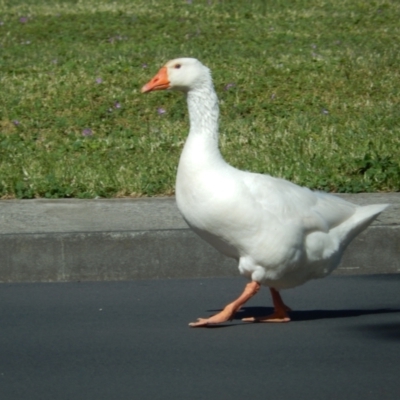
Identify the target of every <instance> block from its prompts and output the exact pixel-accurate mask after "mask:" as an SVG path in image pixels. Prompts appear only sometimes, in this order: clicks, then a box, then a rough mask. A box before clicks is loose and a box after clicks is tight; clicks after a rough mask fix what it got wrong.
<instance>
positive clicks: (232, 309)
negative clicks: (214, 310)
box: [189, 281, 260, 328]
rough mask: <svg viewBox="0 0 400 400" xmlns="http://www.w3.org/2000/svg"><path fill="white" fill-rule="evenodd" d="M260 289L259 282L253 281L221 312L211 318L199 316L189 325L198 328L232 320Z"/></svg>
mask: <svg viewBox="0 0 400 400" xmlns="http://www.w3.org/2000/svg"><path fill="white" fill-rule="evenodd" d="M259 289H260V284H259V283H258V282H255V281H252V282H250V283H249V284H247V285H246V288H245V289H244V292H243V293H242V294H241V295H240V296H239V297H238V298H237V299H236V300H235V301H233V302H232V303H230V304H228V305H227V306H226V307H225V308H224V309H223V310H222V311H221V312H219V313H218V314H215V315H213V316H212V317H210V318H198V319H197V321H196V322H191V323H190V324H189V326H191V327H192V328H196V327H199V326H207V325H213V324H220V323H222V322H226V321H230V320H232V319H233V317H234V315H235V313H236V311H238V310H239V309H240V307H241V306H242V305H243V304H244V303H246V301H247V300H249V299H250V298H251V297H253V296H254V295H255V294H256V293H257V292H258V290H259Z"/></svg>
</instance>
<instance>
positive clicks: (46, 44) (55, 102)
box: [0, 0, 400, 198]
mask: <svg viewBox="0 0 400 400" xmlns="http://www.w3.org/2000/svg"><path fill="white" fill-rule="evenodd" d="M21 18H22V19H21ZM0 21H1V24H0V197H3V198H13V197H16V198H33V197H51V198H57V197H80V198H87V197H96V196H100V197H113V196H142V195H145V196H155V195H170V194H173V192H174V182H175V173H176V167H177V164H178V159H179V154H180V152H181V150H182V147H183V144H184V141H185V137H186V134H187V131H188V120H187V112H186V104H185V101H184V98H183V96H182V95H180V94H179V93H171V92H165V93H153V94H149V95H146V96H145V95H141V94H140V87H141V86H142V85H143V84H144V83H146V82H147V81H148V80H149V79H150V78H151V77H152V76H153V75H154V73H155V72H156V71H157V70H158V68H159V67H160V66H161V65H162V64H163V63H164V62H166V61H167V60H169V59H171V58H175V57H178V56H191V57H196V58H198V59H200V60H201V61H202V62H203V63H205V64H206V65H208V66H209V67H210V68H211V69H212V71H213V76H214V82H215V86H216V89H217V92H218V95H219V98H220V100H221V124H220V131H221V151H222V153H223V155H224V157H225V158H226V160H227V161H228V162H229V163H231V164H232V165H234V166H236V167H238V168H241V169H246V170H251V171H255V172H262V173H270V174H272V175H274V176H280V177H283V178H286V179H290V180H292V181H294V182H295V183H298V184H300V185H306V186H309V187H311V188H315V189H322V190H327V191H336V192H361V191H366V192H368V191H399V190H400V68H399V65H400V24H399V21H400V2H398V1H370V2H369V1H355V0H335V1H334V0H332V1H323V0H304V1H303V0H302V1H295V0H271V1H268V2H267V1H264V0H253V1H242V0H236V1H235V0H224V1H222V0H220V1H218V0H212V1H207V0H193V1H192V4H188V2H187V1H186V0H158V1H156V0H136V1H135V0H119V1H118V2H112V1H105V0H82V1H73V0H64V1H56V0H53V1H51V0H47V1H46V0H30V1H29V0H7V1H6V0H0ZM98 78H100V79H101V83H98V82H100V80H98ZM96 80H98V81H96ZM229 83H230V84H232V85H229V86H230V87H229V88H227V87H226V85H227V84H229ZM158 108H164V109H165V110H166V113H165V114H163V115H159V114H158V112H157V110H158ZM85 129H90V130H91V133H92V135H91V136H83V134H82V132H83V131H84V130H85ZM86 132H88V131H86Z"/></svg>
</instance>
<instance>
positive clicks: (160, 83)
mask: <svg viewBox="0 0 400 400" xmlns="http://www.w3.org/2000/svg"><path fill="white" fill-rule="evenodd" d="M164 89H169V79H168V70H167V67H162V68H161V69H160V70H159V71H158V73H157V75H156V76H155V77H154V78H153V79H152V80H151V81H150V82H148V83H146V84H145V85H144V86H143V87H142V90H141V92H142V93H148V92H152V91H153V90H164Z"/></svg>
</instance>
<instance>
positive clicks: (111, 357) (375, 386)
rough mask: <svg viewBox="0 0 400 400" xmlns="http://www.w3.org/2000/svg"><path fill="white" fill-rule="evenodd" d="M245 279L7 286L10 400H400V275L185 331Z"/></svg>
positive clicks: (299, 294) (320, 288) (256, 308)
mask: <svg viewBox="0 0 400 400" xmlns="http://www.w3.org/2000/svg"><path fill="white" fill-rule="evenodd" d="M244 284H245V281H244V280H243V279H241V278H236V279H235V278H228V279H225V278H220V279H192V280H152V281H136V282H97V283H55V284H49V283H47V284H46V283H44V284H43V283H41V284H1V285H0V318H1V320H0V398H1V399H2V400H11V399H12V400H18V399H24V400H25V399H26V400H36V399H38V400H39V399H40V400H46V399H51V400H58V399H73V400H79V399H82V400H91V399H96V400H102V399H112V400H115V399H189V398H190V399H244V398H246V399H250V398H251V399H296V400H300V399H307V400H309V399H324V400H326V399H341V400H344V399H352V400H354V399H363V400H365V399H374V400H376V399H398V398H400V382H399V377H400V275H385V276H384V275H381V276H357V277H330V278H327V279H324V280H320V281H314V282H310V283H308V284H306V285H304V286H302V287H300V288H297V289H294V290H290V291H287V292H284V293H283V297H284V300H285V302H286V303H287V304H288V305H290V306H291V307H292V308H293V309H294V310H295V311H294V312H293V313H292V318H293V322H291V323H289V324H245V323H242V322H241V321H240V319H239V317H243V316H246V315H251V314H264V313H267V312H268V311H270V310H269V308H268V307H269V306H270V304H271V303H270V299H269V293H268V290H267V289H264V290H262V291H260V293H259V294H258V295H257V296H255V297H254V298H253V299H252V300H251V301H250V302H249V303H248V305H247V307H246V308H244V309H243V311H241V312H240V313H239V314H240V315H239V316H238V319H237V320H234V321H233V322H232V323H228V324H226V325H223V326H222V327H215V328H198V329H190V328H188V327H187V323H188V322H190V321H192V320H194V319H196V317H200V316H202V317H204V316H207V315H209V314H210V313H211V312H212V310H213V309H214V310H216V309H219V308H220V307H221V306H223V305H224V304H225V303H227V302H229V301H230V300H232V299H233V298H234V297H236V295H238V294H239V293H240V292H241V290H242V288H243V286H244Z"/></svg>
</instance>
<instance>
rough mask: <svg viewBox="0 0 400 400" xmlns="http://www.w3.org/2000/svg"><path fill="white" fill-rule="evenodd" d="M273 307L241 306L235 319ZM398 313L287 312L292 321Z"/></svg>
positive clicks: (266, 312)
mask: <svg viewBox="0 0 400 400" xmlns="http://www.w3.org/2000/svg"><path fill="white" fill-rule="evenodd" d="M272 312H273V308H271V307H243V308H242V309H241V310H240V311H239V312H238V313H236V315H235V319H242V318H247V317H262V316H266V315H269V314H272ZM388 313H400V309H392V308H381V309H377V310H368V309H367V310H307V311H299V310H295V311H291V312H290V313H289V315H290V318H291V320H292V321H293V322H296V321H313V320H318V319H331V318H349V317H360V316H362V315H373V314H388Z"/></svg>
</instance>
